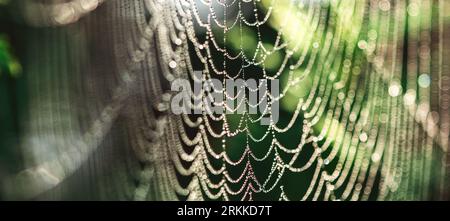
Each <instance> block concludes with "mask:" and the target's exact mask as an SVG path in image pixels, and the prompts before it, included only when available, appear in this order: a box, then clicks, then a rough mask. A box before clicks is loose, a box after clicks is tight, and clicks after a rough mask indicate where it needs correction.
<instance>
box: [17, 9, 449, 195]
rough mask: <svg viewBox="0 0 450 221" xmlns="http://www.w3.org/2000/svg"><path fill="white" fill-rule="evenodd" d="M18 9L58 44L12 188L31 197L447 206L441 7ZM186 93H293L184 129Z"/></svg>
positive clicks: (200, 118)
mask: <svg viewBox="0 0 450 221" xmlns="http://www.w3.org/2000/svg"><path fill="white" fill-rule="evenodd" d="M21 4H22V5H21V7H22V8H24V10H23V12H24V16H23V17H24V18H25V20H26V21H28V24H30V25H33V26H38V27H40V28H38V30H33V32H37V34H36V35H38V36H43V38H45V39H46V41H45V42H46V44H44V45H41V44H39V42H38V41H37V40H33V39H31V43H29V45H31V47H30V48H29V51H30V53H29V54H30V55H29V56H30V58H29V60H28V61H29V69H28V70H30V73H29V75H30V77H29V80H28V81H29V82H34V83H31V86H30V88H31V90H30V91H31V93H30V116H29V119H31V120H30V122H29V123H27V124H26V125H25V131H26V133H25V135H24V139H23V140H24V141H23V143H24V145H22V146H24V147H23V149H24V152H25V155H26V156H28V157H29V158H30V159H29V160H28V161H27V169H25V170H24V171H22V172H21V173H19V174H18V175H17V176H15V177H14V178H13V179H12V181H11V182H12V183H17V182H19V183H20V181H22V182H23V180H25V181H27V180H31V182H32V183H33V185H32V186H33V187H32V188H31V189H30V190H29V189H27V191H25V194H24V193H23V191H22V193H21V194H24V195H27V194H28V193H29V194H28V196H26V197H34V196H38V195H41V197H42V198H51V197H56V198H65V197H67V196H66V195H70V194H72V195H74V193H73V191H74V190H72V189H74V188H76V187H77V186H75V185H78V186H79V185H87V186H89V185H91V184H89V183H90V182H93V181H97V179H98V180H101V182H98V183H97V184H96V185H95V187H93V188H92V187H91V190H90V191H91V194H92V195H93V196H92V197H93V198H106V199H110V198H111V199H116V198H121V199H122V198H124V199H134V200H148V199H153V200H155V199H156V200H174V199H182V200H184V199H187V200H397V199H401V200H413V199H440V198H445V197H447V195H446V194H447V193H446V191H447V189H448V188H447V187H448V184H447V181H448V180H447V179H448V174H447V165H448V163H447V162H448V160H447V147H448V127H449V117H448V116H449V112H448V105H449V104H448V96H449V93H448V84H449V83H450V82H449V79H450V78H449V76H448V73H449V70H447V69H448V66H446V65H445V57H446V54H447V53H448V51H449V50H448V48H446V46H445V45H446V44H445V42H447V41H448V38H447V35H448V34H449V33H447V32H448V30H447V29H448V28H445V27H446V26H445V24H446V20H445V19H446V17H445V10H448V9H449V8H450V5H449V4H448V3H447V2H445V1H443V0H440V1H432V0H423V1H413V0H411V1H388V0H362V1H354V0H347V1H331V0H330V1H327V0H321V1H318V0H298V1H291V0H260V1H259V0H228V1H219V0H210V1H206V0H204V1H203V0H198V1H194V0H179V1H177V0H170V1H158V0H143V1H131V0H130V1H128V0H121V1H112V0H110V1H95V0H94V1H89V0H75V1H67V2H64V3H61V2H52V3H47V2H46V3H42V2H37V1H36V2H34V1H33V2H32V3H21ZM19 5H20V3H19ZM419 9H420V10H419ZM46 26H50V27H46ZM52 39H53V42H52ZM55 40H57V41H59V42H60V44H58V45H64V46H62V47H59V46H58V47H54V46H53V45H54V44H55V43H54V41H55ZM89 42H94V45H89ZM42 54H44V55H45V56H42ZM41 66H43V67H41ZM42 69H44V70H42ZM196 71H201V76H198V75H196V74H195V73H196ZM25 72H26V71H25ZM33 72H34V73H33ZM55 76H56V77H55ZM178 78H182V79H189V80H190V81H191V82H200V83H202V82H209V81H210V80H212V79H221V80H222V83H223V85H224V86H225V82H226V80H227V79H237V78H241V79H251V78H253V79H262V80H265V81H262V82H268V81H269V80H275V79H276V80H279V81H280V82H281V91H280V92H279V94H273V93H271V92H270V91H269V92H266V93H264V95H263V99H265V100H266V101H267V102H268V103H269V105H268V108H266V109H264V110H263V112H262V113H260V114H256V115H255V114H250V113H249V112H248V111H247V112H245V113H244V114H236V113H234V112H236V109H237V108H239V107H240V105H244V106H252V103H251V102H250V101H249V100H248V99H247V96H245V95H244V96H243V98H244V100H243V102H240V103H239V102H237V101H238V98H239V97H241V98H242V96H239V92H238V94H237V95H234V94H233V95H230V94H229V93H228V92H226V91H221V93H223V97H224V98H226V99H229V100H236V102H237V107H236V109H233V107H230V106H228V103H227V102H221V103H216V105H217V106H220V107H223V109H224V110H228V111H231V112H233V114H227V113H226V112H225V113H224V114H219V115H217V114H212V113H211V112H209V111H207V110H205V108H204V107H202V106H201V105H200V106H199V105H198V103H196V100H198V99H202V100H203V99H206V98H208V97H211V96H212V94H211V92H209V91H207V90H205V91H202V92H203V93H202V94H200V95H193V99H192V101H193V102H192V103H191V104H190V108H191V109H192V110H200V111H201V113H202V114H183V115H174V114H172V113H171V112H170V100H171V97H172V96H173V92H171V91H170V83H171V82H173V81H174V80H175V79H178ZM36 82H38V83H36ZM49 82H50V83H49ZM70 82H72V83H70ZM268 87H269V85H268V84H267V83H262V84H260V85H258V87H257V88H254V89H251V88H250V89H247V92H249V91H250V90H251V91H259V90H263V89H264V91H267V90H266V89H267V88H268ZM68 88H69V89H68ZM33 89H34V91H33ZM216 92H217V91H216ZM192 94H194V92H192ZM198 96H200V97H198ZM277 103H279V105H280V120H279V121H278V122H277V121H275V120H274V117H273V111H274V109H275V108H276V105H277ZM264 116H269V117H270V122H271V123H270V124H269V125H266V126H263V125H261V124H260V122H261V119H262V117H264ZM108 167H112V168H109V169H108ZM111 170H112V171H115V173H116V175H113V174H112V173H111ZM117 174H118V175H117ZM98 176H99V177H103V178H91V177H98ZM80 177H81V178H82V180H83V179H86V180H84V181H73V180H74V179H77V178H80ZM83 177H84V178H83ZM86 177H88V178H86ZM71 179H72V181H71ZM67 180H69V181H67ZM80 182H81V183H83V182H85V183H84V184H80ZM109 185H112V186H109ZM24 188H27V187H24ZM116 189H120V190H121V191H119V193H113V192H116V191H114V190H116ZM71 191H72V192H71ZM11 192H14V191H12V190H11ZM55 192H56V193H55ZM75 192H76V191H75ZM58 193H59V194H58ZM69 198H73V196H69Z"/></svg>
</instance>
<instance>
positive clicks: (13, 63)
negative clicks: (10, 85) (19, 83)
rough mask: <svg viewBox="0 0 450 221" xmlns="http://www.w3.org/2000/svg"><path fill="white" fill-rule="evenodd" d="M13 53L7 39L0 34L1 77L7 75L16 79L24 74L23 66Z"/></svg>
mask: <svg viewBox="0 0 450 221" xmlns="http://www.w3.org/2000/svg"><path fill="white" fill-rule="evenodd" d="M11 51H12V50H11V45H10V43H9V41H8V39H7V37H6V36H5V35H1V34H0V76H1V75H3V74H7V75H11V76H14V77H16V76H18V75H19V74H20V73H21V72H22V66H21V65H20V63H19V61H18V60H17V59H16V58H15V57H14V56H13V55H12V52H11Z"/></svg>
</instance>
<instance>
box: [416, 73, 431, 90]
mask: <svg viewBox="0 0 450 221" xmlns="http://www.w3.org/2000/svg"><path fill="white" fill-rule="evenodd" d="M418 83H419V86H420V87H422V88H428V87H429V86H430V84H431V78H430V75H428V74H421V75H420V76H419V79H418Z"/></svg>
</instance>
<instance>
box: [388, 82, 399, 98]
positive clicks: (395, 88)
mask: <svg viewBox="0 0 450 221" xmlns="http://www.w3.org/2000/svg"><path fill="white" fill-rule="evenodd" d="M401 90H402V88H401V86H400V85H399V84H398V83H392V84H391V86H389V95H391V97H397V96H398V95H400V92H401Z"/></svg>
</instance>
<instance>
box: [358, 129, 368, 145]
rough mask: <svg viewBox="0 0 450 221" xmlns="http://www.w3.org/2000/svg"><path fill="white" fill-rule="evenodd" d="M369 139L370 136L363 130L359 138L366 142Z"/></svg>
mask: <svg viewBox="0 0 450 221" xmlns="http://www.w3.org/2000/svg"><path fill="white" fill-rule="evenodd" d="M367 139H368V137H367V134H366V132H362V133H361V134H360V135H359V140H360V141H361V142H363V143H364V142H366V141H367Z"/></svg>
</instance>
